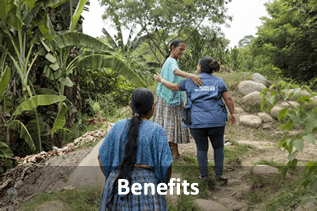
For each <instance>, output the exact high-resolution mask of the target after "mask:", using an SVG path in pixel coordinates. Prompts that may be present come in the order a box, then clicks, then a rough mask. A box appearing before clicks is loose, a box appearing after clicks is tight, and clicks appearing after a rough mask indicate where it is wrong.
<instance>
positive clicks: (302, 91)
mask: <svg viewBox="0 0 317 211" xmlns="http://www.w3.org/2000/svg"><path fill="white" fill-rule="evenodd" d="M294 90H295V89H290V90H288V92H287V93H286V94H285V95H289V94H291V93H292V92H294ZM305 95H308V96H309V97H311V94H310V93H309V92H307V91H306V90H300V91H299V92H297V93H296V94H295V93H294V95H293V96H292V97H290V98H288V99H289V100H296V99H297V98H298V97H300V96H305Z"/></svg>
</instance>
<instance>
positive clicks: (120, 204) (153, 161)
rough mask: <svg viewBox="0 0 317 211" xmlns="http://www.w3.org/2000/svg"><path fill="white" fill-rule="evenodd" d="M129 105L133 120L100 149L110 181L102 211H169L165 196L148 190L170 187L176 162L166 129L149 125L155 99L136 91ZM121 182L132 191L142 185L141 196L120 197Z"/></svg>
mask: <svg viewBox="0 0 317 211" xmlns="http://www.w3.org/2000/svg"><path fill="white" fill-rule="evenodd" d="M129 105H130V108H131V109H132V112H133V116H132V118H127V119H124V120H120V121H118V122H116V123H115V124H114V125H113V127H112V128H111V130H110V131H109V133H108V134H107V136H106V137H105V139H104V141H103V143H102V145H101V147H100V149H99V155H98V159H99V164H100V168H101V170H102V172H103V173H104V175H105V177H106V180H105V185H104V189H103V193H102V198H101V204H100V210H167V206H166V200H165V195H160V194H158V193H157V191H156V190H155V193H154V192H152V191H153V190H152V187H146V186H144V184H145V183H147V184H150V183H151V184H154V187H157V185H158V184H159V183H168V182H169V180H170V177H171V171H172V162H173V157H172V154H171V149H170V147H169V144H168V139H167V136H166V133H165V131H164V129H163V128H162V127H161V126H160V125H158V124H155V123H153V122H151V121H149V119H150V118H151V117H152V115H153V112H154V108H155V103H154V95H153V93H152V92H151V91H150V90H148V89H146V88H138V89H135V90H134V91H133V93H132V98H131V102H130V104H129ZM119 179H125V180H127V181H128V183H129V186H128V187H129V188H130V190H131V186H132V185H133V184H135V183H139V184H141V187H142V189H141V190H140V193H141V194H140V195H137V194H132V193H131V191H129V192H128V194H119V187H118V186H119V182H120V181H119ZM145 188H147V190H144V189H145ZM125 191H126V190H125ZM145 191H146V192H147V193H148V194H145ZM151 193H154V194H151Z"/></svg>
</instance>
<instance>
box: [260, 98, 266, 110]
mask: <svg viewBox="0 0 317 211" xmlns="http://www.w3.org/2000/svg"><path fill="white" fill-rule="evenodd" d="M266 100H267V98H266V96H265V95H264V94H263V95H262V99H261V111H263V110H264V105H265V102H266Z"/></svg>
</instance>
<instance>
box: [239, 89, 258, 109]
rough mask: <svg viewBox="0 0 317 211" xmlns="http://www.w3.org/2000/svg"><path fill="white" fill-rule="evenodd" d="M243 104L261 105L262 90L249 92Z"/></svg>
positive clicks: (243, 99)
mask: <svg viewBox="0 0 317 211" xmlns="http://www.w3.org/2000/svg"><path fill="white" fill-rule="evenodd" d="M242 102H243V104H246V105H250V106H254V105H260V104H261V97H260V92H258V91H255V92H251V93H250V94H247V95H246V96H244V97H243V98H242Z"/></svg>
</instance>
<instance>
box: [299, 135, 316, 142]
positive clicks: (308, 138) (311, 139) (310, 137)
mask: <svg viewBox="0 0 317 211" xmlns="http://www.w3.org/2000/svg"><path fill="white" fill-rule="evenodd" d="M302 139H304V140H305V141H307V142H308V143H311V144H315V135H314V134H312V133H310V134H308V135H305V136H303V137H302Z"/></svg>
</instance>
